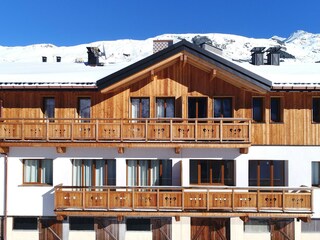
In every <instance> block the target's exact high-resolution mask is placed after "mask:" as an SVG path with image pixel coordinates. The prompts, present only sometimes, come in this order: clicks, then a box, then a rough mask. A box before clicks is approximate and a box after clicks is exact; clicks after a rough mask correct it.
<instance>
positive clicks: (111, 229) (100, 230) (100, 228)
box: [95, 218, 119, 240]
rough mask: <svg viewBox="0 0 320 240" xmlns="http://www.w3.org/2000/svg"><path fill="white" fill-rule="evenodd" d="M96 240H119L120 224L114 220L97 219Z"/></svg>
mask: <svg viewBox="0 0 320 240" xmlns="http://www.w3.org/2000/svg"><path fill="white" fill-rule="evenodd" d="M95 231H96V240H119V223H118V221H117V220H116V219H114V218H95Z"/></svg>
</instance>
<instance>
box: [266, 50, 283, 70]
mask: <svg viewBox="0 0 320 240" xmlns="http://www.w3.org/2000/svg"><path fill="white" fill-rule="evenodd" d="M280 49H281V47H280V46H277V47H270V48H268V49H267V51H266V52H267V53H268V54H267V64H268V65H275V66H279V65H280Z"/></svg>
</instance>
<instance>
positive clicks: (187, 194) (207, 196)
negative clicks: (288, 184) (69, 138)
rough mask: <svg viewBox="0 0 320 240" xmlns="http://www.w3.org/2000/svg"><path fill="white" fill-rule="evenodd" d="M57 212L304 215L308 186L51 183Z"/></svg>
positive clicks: (308, 208)
mask: <svg viewBox="0 0 320 240" xmlns="http://www.w3.org/2000/svg"><path fill="white" fill-rule="evenodd" d="M55 211H56V214H57V215H74V214H80V215H88V216H94V215H97V214H98V215H118V214H123V213H125V214H126V215H127V216H129V215H152V216H158V215H186V216H190V215H195V214H196V215H197V216H203V215H208V214H211V215H212V214H220V215H223V214H224V215H229V216H237V215H238V216H242V215H245V216H262V215H263V214H268V216H271V215H273V214H275V215H277V216H283V217H284V216H288V215H289V216H292V215H291V214H295V215H294V216H296V217H299V216H300V217H306V216H307V215H310V214H311V213H312V189H311V188H230V187H192V188H191V187H189V188H187V187H71V186H62V185H60V186H56V187H55Z"/></svg>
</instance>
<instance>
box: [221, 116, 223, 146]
mask: <svg viewBox="0 0 320 240" xmlns="http://www.w3.org/2000/svg"><path fill="white" fill-rule="evenodd" d="M222 137H223V136H222V120H221V119H220V142H222Z"/></svg>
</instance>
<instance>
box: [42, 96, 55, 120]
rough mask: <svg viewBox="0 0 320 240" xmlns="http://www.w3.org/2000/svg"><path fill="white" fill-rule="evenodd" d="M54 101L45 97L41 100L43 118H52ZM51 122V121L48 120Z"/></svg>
mask: <svg viewBox="0 0 320 240" xmlns="http://www.w3.org/2000/svg"><path fill="white" fill-rule="evenodd" d="M54 109H55V99H54V98H50V97H48V98H47V97H46V98H44V99H43V114H44V117H45V118H54ZM50 121H53V119H50Z"/></svg>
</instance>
